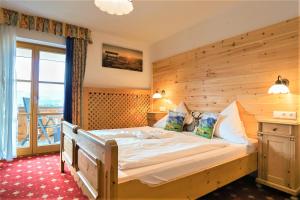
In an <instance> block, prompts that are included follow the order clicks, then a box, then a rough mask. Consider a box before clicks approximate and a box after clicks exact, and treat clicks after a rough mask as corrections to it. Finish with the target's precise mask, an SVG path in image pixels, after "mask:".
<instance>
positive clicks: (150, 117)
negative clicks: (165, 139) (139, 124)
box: [147, 112, 167, 126]
mask: <svg viewBox="0 0 300 200" xmlns="http://www.w3.org/2000/svg"><path fill="white" fill-rule="evenodd" d="M166 114H167V112H148V113H147V121H148V126H153V125H154V124H155V123H156V122H157V121H158V120H160V119H161V118H163V117H164V116H165V115H166Z"/></svg>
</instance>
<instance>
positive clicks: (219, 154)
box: [92, 127, 257, 186]
mask: <svg viewBox="0 0 300 200" xmlns="http://www.w3.org/2000/svg"><path fill="white" fill-rule="evenodd" d="M134 129H136V130H138V129H143V130H154V128H151V127H139V128H130V129H125V130H134ZM103 131H105V130H102V133H103ZM109 131H111V130H109ZM92 132H94V131H92ZM94 133H96V132H94ZM182 134H185V135H191V134H192V133H191V132H182ZM96 135H98V136H99V134H96ZM212 140H215V141H216V142H226V143H227V144H228V145H226V146H225V147H223V148H217V149H215V150H211V151H208V152H205V153H199V154H193V155H191V156H186V157H182V158H178V159H174V160H170V161H167V162H162V163H159V164H154V165H148V166H143V167H137V168H133V169H122V170H121V169H119V171H118V183H119V184H120V183H125V182H127V181H131V180H139V181H141V182H142V183H144V184H147V185H149V186H158V185H161V184H164V183H167V182H170V181H174V180H176V179H180V178H183V177H186V176H189V175H192V174H195V173H198V172H201V171H203V170H205V169H208V168H211V167H214V166H217V165H221V164H224V163H227V162H230V161H232V160H235V159H238V158H242V157H244V156H247V155H249V154H251V153H253V152H255V151H257V140H255V139H249V144H234V143H230V142H228V141H226V140H223V139H220V138H213V139H212Z"/></svg>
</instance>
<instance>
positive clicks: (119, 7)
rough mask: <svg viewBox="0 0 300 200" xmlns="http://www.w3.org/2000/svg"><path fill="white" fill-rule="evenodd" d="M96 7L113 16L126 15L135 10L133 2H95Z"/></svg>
mask: <svg viewBox="0 0 300 200" xmlns="http://www.w3.org/2000/svg"><path fill="white" fill-rule="evenodd" d="M95 5H96V6H97V7H98V8H99V9H100V10H102V11H104V12H107V13H108V14H111V15H126V14H129V13H130V12H131V11H132V10H133V5H132V0H95Z"/></svg>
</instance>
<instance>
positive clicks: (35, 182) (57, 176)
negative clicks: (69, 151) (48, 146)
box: [0, 154, 87, 200]
mask: <svg viewBox="0 0 300 200" xmlns="http://www.w3.org/2000/svg"><path fill="white" fill-rule="evenodd" d="M59 168H60V167H59V155H58V154H50V155H43V156H33V157H24V158H18V159H15V160H14V161H12V162H5V161H0V199H1V200H2V199H3V200H4V199H22V200H23V199H24V200H25V199H58V200H59V199H74V200H75V199H78V200H79V199H80V200H81V199H87V198H86V197H85V196H84V195H83V194H82V192H81V190H80V189H79V187H78V186H77V184H76V182H75V181H74V179H73V177H72V176H71V174H70V172H69V171H66V173H65V174H62V173H60V170H59Z"/></svg>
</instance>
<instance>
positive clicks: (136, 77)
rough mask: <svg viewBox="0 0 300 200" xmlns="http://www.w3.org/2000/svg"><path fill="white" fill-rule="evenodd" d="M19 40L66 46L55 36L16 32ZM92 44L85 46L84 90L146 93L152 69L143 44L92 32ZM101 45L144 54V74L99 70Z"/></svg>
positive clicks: (108, 69)
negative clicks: (139, 91) (119, 47)
mask: <svg viewBox="0 0 300 200" xmlns="http://www.w3.org/2000/svg"><path fill="white" fill-rule="evenodd" d="M17 36H18V39H19V40H21V41H25V42H34V43H39V44H44V45H51V46H57V47H64V46H65V39H64V38H63V37H57V36H55V35H51V34H47V33H42V32H37V31H28V30H25V29H17ZM92 38H93V44H89V45H88V52H87V65H86V71H85V78H84V86H89V87H102V88H142V89H149V88H151V84H152V65H151V63H150V59H149V47H148V46H147V45H146V44H143V43H140V42H136V41H131V40H127V39H125V38H120V37H117V36H113V35H109V34H104V33H100V32H96V31H92ZM102 43H108V44H114V45H118V46H122V47H127V48H132V49H137V50H141V51H143V72H135V71H128V70H120V69H111V68H104V67H102Z"/></svg>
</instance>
